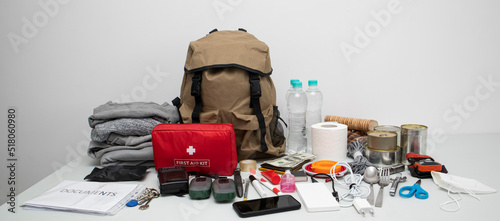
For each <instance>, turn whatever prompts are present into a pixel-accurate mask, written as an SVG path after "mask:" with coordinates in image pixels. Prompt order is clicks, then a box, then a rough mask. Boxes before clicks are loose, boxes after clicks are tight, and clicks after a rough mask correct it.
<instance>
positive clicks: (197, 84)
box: [191, 74, 201, 97]
mask: <svg viewBox="0 0 500 221" xmlns="http://www.w3.org/2000/svg"><path fill="white" fill-rule="evenodd" d="M200 95H201V76H200V75H197V74H195V75H194V76H193V78H192V84H191V96H195V97H196V96H200Z"/></svg>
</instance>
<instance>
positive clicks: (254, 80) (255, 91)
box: [249, 72, 268, 153]
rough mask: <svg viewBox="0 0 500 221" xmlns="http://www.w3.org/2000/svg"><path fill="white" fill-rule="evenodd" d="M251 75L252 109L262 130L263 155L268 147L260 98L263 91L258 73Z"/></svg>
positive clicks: (261, 144)
mask: <svg viewBox="0 0 500 221" xmlns="http://www.w3.org/2000/svg"><path fill="white" fill-rule="evenodd" d="M249 75H250V78H249V80H250V107H252V106H253V110H254V112H255V116H257V120H258V121H259V129H260V146H261V150H262V153H265V152H267V150H268V147H267V144H266V123H265V121H264V115H262V109H261V107H260V97H261V96H262V90H261V89H260V77H259V75H258V74H256V73H252V72H250V73H249Z"/></svg>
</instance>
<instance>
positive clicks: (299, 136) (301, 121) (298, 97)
mask: <svg viewBox="0 0 500 221" xmlns="http://www.w3.org/2000/svg"><path fill="white" fill-rule="evenodd" d="M287 107H288V138H287V141H286V143H287V149H286V153H287V154H293V153H297V152H298V153H305V152H306V147H307V137H306V136H307V135H306V110H307V95H306V93H304V91H303V90H302V82H294V83H293V91H292V93H291V94H290V96H289V97H288V101H287Z"/></svg>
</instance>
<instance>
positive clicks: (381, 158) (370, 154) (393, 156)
mask: <svg viewBox="0 0 500 221" xmlns="http://www.w3.org/2000/svg"><path fill="white" fill-rule="evenodd" d="M364 156H365V157H366V159H368V161H369V162H370V163H373V164H376V165H378V166H381V167H385V166H394V165H398V164H401V148H400V147H397V148H396V149H395V150H374V149H372V148H370V147H368V144H367V145H366V146H365V152H364Z"/></svg>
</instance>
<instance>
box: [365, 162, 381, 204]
mask: <svg viewBox="0 0 500 221" xmlns="http://www.w3.org/2000/svg"><path fill="white" fill-rule="evenodd" d="M378 179H379V177H378V170H377V168H376V167H374V166H369V167H367V168H366V169H365V174H363V180H364V181H365V182H367V183H369V184H370V195H368V198H366V200H368V202H369V203H370V205H373V204H374V199H373V184H374V183H377V182H378Z"/></svg>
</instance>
